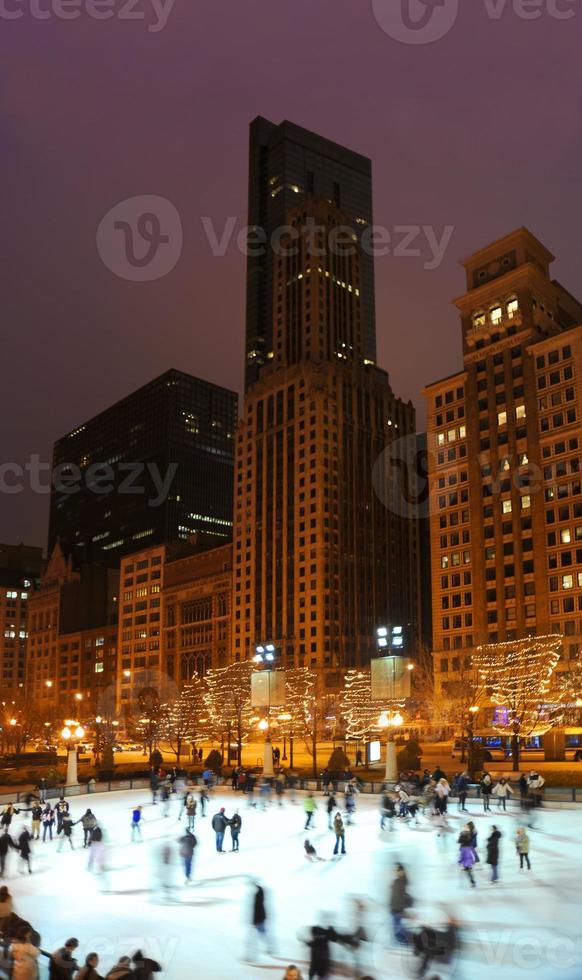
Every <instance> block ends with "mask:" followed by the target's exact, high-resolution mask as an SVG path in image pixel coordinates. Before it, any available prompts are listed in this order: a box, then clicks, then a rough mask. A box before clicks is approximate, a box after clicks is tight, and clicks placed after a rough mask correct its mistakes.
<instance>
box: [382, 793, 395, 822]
mask: <svg viewBox="0 0 582 980" xmlns="http://www.w3.org/2000/svg"><path fill="white" fill-rule="evenodd" d="M395 816H396V798H395V796H394V794H393V793H388V792H387V791H385V792H384V793H383V795H382V802H381V804H380V830H386V821H388V829H389V830H394V817H395Z"/></svg>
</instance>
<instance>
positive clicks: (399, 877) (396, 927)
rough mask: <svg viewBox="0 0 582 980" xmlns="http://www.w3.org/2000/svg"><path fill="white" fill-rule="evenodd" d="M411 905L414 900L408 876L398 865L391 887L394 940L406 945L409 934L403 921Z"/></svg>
mask: <svg viewBox="0 0 582 980" xmlns="http://www.w3.org/2000/svg"><path fill="white" fill-rule="evenodd" d="M411 905H412V899H411V898H410V895H409V894H408V875H407V874H406V869H405V868H404V865H402V864H397V865H396V868H395V871H394V878H393V879H392V885H391V886H390V915H391V917H392V930H393V933H394V940H395V942H397V943H402V944H404V943H406V942H407V941H408V934H407V932H406V929H405V928H404V925H403V923H402V919H403V917H404V915H405V913H406V909H407V908H410V906H411Z"/></svg>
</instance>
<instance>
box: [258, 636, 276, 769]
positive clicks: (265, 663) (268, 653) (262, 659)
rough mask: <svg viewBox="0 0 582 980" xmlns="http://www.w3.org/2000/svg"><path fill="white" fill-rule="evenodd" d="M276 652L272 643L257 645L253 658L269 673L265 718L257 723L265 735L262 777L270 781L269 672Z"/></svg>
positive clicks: (271, 763)
mask: <svg viewBox="0 0 582 980" xmlns="http://www.w3.org/2000/svg"><path fill="white" fill-rule="evenodd" d="M275 656H276V650H275V644H274V643H270V642H269V643H257V645H256V646H255V655H254V657H253V660H254V662H255V663H256V665H257V667H259V668H261V667H262V668H264V669H266V670H268V671H269V680H268V697H267V717H266V718H263V719H262V721H261V722H259V729H260V730H261V731H264V733H265V746H264V751H263V776H265V777H266V778H267V779H271V778H272V777H273V776H274V775H275V770H274V769H273V743H272V742H271V732H270V723H269V717H270V714H271V670H272V667H273V664H274V662H275Z"/></svg>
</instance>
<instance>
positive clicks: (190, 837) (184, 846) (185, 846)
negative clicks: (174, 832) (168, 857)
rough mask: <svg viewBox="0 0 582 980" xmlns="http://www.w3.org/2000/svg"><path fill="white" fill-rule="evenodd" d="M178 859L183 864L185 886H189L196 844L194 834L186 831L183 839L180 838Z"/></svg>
mask: <svg viewBox="0 0 582 980" xmlns="http://www.w3.org/2000/svg"><path fill="white" fill-rule="evenodd" d="M178 843H179V844H180V857H181V858H182V861H183V862H184V877H185V879H186V880H185V884H186V885H189V884H190V881H191V878H192V862H193V860H194V848H195V847H196V845H197V844H198V841H197V839H196V836H195V834H193V833H192V831H191V830H187V831H186V833H185V834H184V836H183V837H180V840H179V842H178Z"/></svg>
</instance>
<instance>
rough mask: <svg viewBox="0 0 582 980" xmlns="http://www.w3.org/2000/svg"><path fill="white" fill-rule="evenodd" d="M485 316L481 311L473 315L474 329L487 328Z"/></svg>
mask: <svg viewBox="0 0 582 980" xmlns="http://www.w3.org/2000/svg"><path fill="white" fill-rule="evenodd" d="M485 320H486V317H485V314H484V313H483V312H482V311H480V312H479V313H473V326H474V327H484V326H485Z"/></svg>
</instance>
